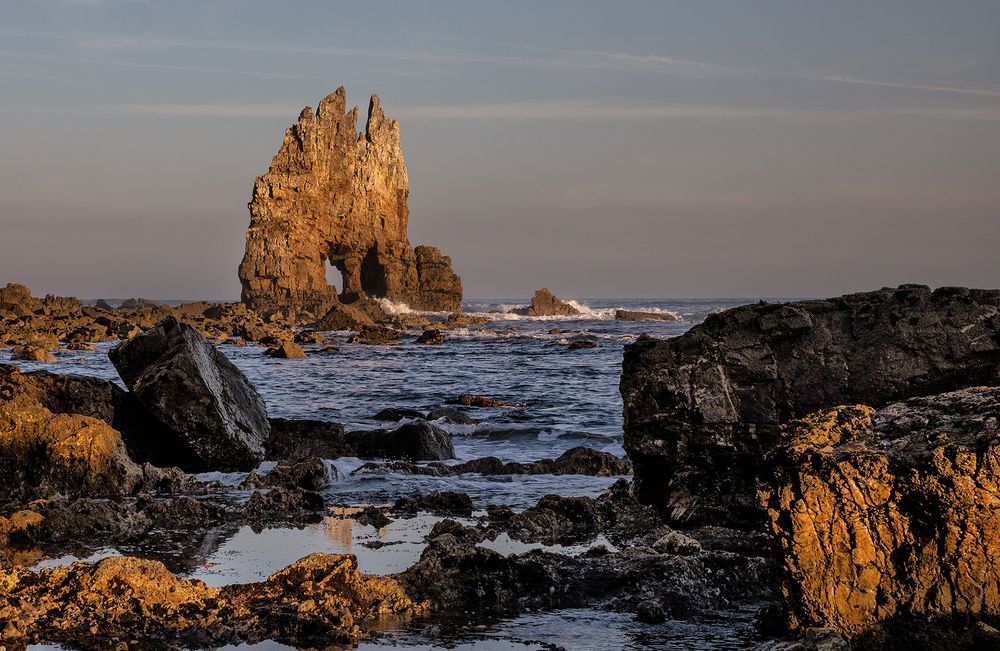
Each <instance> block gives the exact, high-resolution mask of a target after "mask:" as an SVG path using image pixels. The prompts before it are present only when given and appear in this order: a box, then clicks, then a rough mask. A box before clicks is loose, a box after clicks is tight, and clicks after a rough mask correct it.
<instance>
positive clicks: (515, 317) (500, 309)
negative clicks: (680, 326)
mask: <svg viewBox="0 0 1000 651" xmlns="http://www.w3.org/2000/svg"><path fill="white" fill-rule="evenodd" d="M565 303H566V304H568V305H570V306H571V307H573V308H575V309H576V310H577V312H579V314H560V315H552V316H525V315H523V314H517V313H515V312H514V310H520V309H524V308H525V307H527V305H526V304H524V303H498V304H496V305H495V307H492V309H490V308H491V305H492V304H490V303H473V304H471V305H469V307H470V308H478V309H480V310H482V311H479V312H469V314H472V315H475V316H482V317H486V318H487V319H490V320H492V321H610V320H613V319H614V318H615V312H616V311H618V310H627V311H633V312H649V313H651V314H669V315H670V316H672V317H674V318H676V319H679V318H680V317H681V315H680V314H678V313H677V312H674V311H671V310H667V309H664V308H662V307H647V306H634V305H633V306H627V305H618V306H614V307H601V308H596V307H591V306H589V305H587V304H586V303H582V302H580V301H578V300H575V299H568V300H566V301H565Z"/></svg>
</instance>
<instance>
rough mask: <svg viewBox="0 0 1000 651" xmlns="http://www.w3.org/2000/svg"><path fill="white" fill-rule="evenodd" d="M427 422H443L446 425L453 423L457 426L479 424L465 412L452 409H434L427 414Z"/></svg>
mask: <svg viewBox="0 0 1000 651" xmlns="http://www.w3.org/2000/svg"><path fill="white" fill-rule="evenodd" d="M427 420H443V421H445V422H446V423H453V424H455V425H475V424H476V423H478V422H479V421H478V420H476V419H475V418H473V417H472V416H469V415H468V414H466V413H465V412H463V411H459V410H457V409H451V408H450V407H439V408H438V409H432V410H431V411H430V412H429V413H428V414H427Z"/></svg>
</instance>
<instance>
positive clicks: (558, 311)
mask: <svg viewBox="0 0 1000 651" xmlns="http://www.w3.org/2000/svg"><path fill="white" fill-rule="evenodd" d="M514 313H515V314H520V315H522V316H573V315H575V314H579V313H580V310H578V309H576V308H575V307H573V306H572V305H570V304H569V303H566V302H564V301H561V300H559V299H558V298H556V296H555V294H553V293H552V292H550V291H549V290H548V288H547V287H543V288H542V289H539V290H538V291H536V292H535V295H534V296H533V297H531V305H529V306H528V307H524V308H519V309H516V310H514Z"/></svg>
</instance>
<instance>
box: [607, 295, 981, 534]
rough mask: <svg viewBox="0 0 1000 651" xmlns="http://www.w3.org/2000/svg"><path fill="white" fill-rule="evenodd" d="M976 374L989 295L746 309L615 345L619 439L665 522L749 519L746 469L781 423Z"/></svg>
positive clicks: (753, 506) (864, 298) (753, 507)
mask: <svg viewBox="0 0 1000 651" xmlns="http://www.w3.org/2000/svg"><path fill="white" fill-rule="evenodd" d="M979 384H985V385H990V384H993V385H995V384H1000V291H995V290H976V289H961V288H942V289H938V290H936V291H931V290H930V289H928V288H927V287H923V286H916V285H905V286H902V287H899V288H897V289H881V290H878V291H874V292H866V293H861V294H851V295H847V296H841V297H838V298H831V299H827V300H811V301H800V302H794V303H785V304H769V303H760V304H757V305H746V306H743V307H738V308H734V309H731V310H727V311H725V312H722V313H719V314H713V315H711V316H709V317H708V318H707V319H706V320H705V321H704V323H702V324H700V325H697V326H695V327H693V328H691V330H689V331H688V332H686V333H685V334H683V335H681V336H679V337H675V338H673V339H668V340H657V339H652V338H649V337H640V338H639V340H637V341H636V342H635V343H633V344H631V345H629V346H626V349H625V360H624V364H623V373H622V379H621V394H622V397H623V400H624V429H625V449H626V451H627V452H628V455H629V457H630V458H631V459H632V462H633V464H634V465H635V478H636V486H637V488H638V494H639V496H640V498H641V499H642V500H643V501H644V502H646V503H648V504H653V505H656V506H657V507H658V508H661V509H663V510H664V511H665V512H667V513H668V514H669V515H670V516H671V518H672V519H673V520H675V521H680V522H686V523H688V524H697V523H712V522H719V523H731V524H741V523H742V524H743V525H750V526H759V525H760V524H762V522H763V513H762V511H761V510H760V509H759V507H758V505H757V500H756V488H755V482H756V479H757V470H758V467H759V466H760V462H761V459H762V458H763V456H764V454H766V453H767V452H768V451H769V450H772V449H773V448H774V446H775V444H776V441H777V436H778V432H779V429H780V426H781V424H782V423H786V422H788V421H790V420H792V419H795V418H799V417H802V416H805V415H807V414H809V413H811V412H813V411H816V410H818V409H822V408H825V407H831V406H835V405H840V404H852V403H861V404H866V405H870V406H873V407H880V406H883V405H885V404H888V403H890V402H892V401H895V400H901V399H905V398H908V397H912V396H920V395H928V394H932V393H937V392H941V391H947V390H952V389H958V388H963V387H967V386H975V385H979Z"/></svg>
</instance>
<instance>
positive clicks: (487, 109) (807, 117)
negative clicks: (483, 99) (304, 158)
mask: <svg viewBox="0 0 1000 651" xmlns="http://www.w3.org/2000/svg"><path fill="white" fill-rule="evenodd" d="M301 108H302V107H301V106H297V105H294V104H291V103H264V104H242V103H221V104H116V105H109V106H102V107H99V108H98V109H96V110H99V111H101V112H123V113H133V114H143V115H158V116H168V117H208V118H212V117H256V118H272V117H285V118H288V119H293V118H294V117H295V116H296V115H298V113H299V111H300V110H301ZM392 114H393V117H398V118H402V119H405V120H407V121H446V122H455V121H480V122H498V121H524V122H548V121H553V122H597V121H614V120H623V121H663V120H706V121H776V122H796V121H798V122H807V121H808V122H833V121H845V120H859V119H861V120H864V119H875V118H907V117H908V118H925V119H941V120H975V121H1000V109H996V110H993V109H948V108H936V109H920V108H910V107H906V108H879V109H845V110H826V109H785V108H772V107H754V106H732V105H705V104H670V103H651V102H635V103H628V102H609V101H602V100H586V99H581V100H551V101H548V100H542V101H529V102H501V103H494V104H442V105H413V106H401V107H396V108H395V109H393V110H392Z"/></svg>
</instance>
